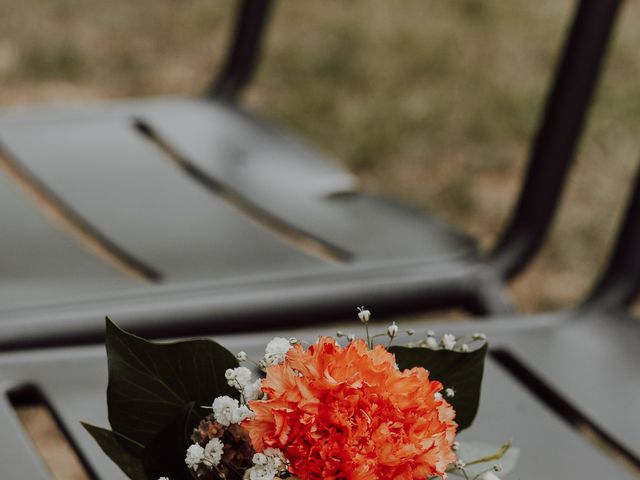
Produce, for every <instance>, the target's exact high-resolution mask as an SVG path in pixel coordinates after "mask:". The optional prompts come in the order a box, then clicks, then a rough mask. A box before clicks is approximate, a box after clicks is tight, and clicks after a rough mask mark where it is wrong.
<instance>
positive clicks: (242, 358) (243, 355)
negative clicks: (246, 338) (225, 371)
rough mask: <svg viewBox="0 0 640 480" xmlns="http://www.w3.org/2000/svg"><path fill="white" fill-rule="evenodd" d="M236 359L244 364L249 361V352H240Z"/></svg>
mask: <svg viewBox="0 0 640 480" xmlns="http://www.w3.org/2000/svg"><path fill="white" fill-rule="evenodd" d="M236 358H237V359H238V361H239V362H244V361H246V360H247V352H238V353H237V354H236Z"/></svg>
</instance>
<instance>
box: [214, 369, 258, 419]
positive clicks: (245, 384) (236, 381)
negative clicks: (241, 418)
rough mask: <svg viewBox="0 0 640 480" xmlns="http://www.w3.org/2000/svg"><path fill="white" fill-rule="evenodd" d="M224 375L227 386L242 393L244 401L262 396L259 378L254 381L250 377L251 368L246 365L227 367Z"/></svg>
mask: <svg viewBox="0 0 640 480" xmlns="http://www.w3.org/2000/svg"><path fill="white" fill-rule="evenodd" d="M224 376H225V378H226V379H227V382H228V383H229V386H231V387H233V388H235V389H237V390H238V391H239V392H240V393H241V394H242V398H243V399H244V401H245V402H250V401H251V400H257V399H259V398H260V397H261V396H262V388H261V386H260V379H258V380H255V381H254V380H253V379H252V378H251V370H249V369H248V368H247V367H237V368H229V369H228V370H227V371H226V372H225V374H224ZM223 425H224V424H223Z"/></svg>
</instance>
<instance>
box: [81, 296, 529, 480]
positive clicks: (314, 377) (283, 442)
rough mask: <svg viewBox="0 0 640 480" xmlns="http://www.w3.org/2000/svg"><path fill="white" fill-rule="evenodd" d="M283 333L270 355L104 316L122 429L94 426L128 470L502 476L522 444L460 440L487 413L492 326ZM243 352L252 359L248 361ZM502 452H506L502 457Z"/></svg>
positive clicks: (154, 478) (112, 400)
mask: <svg viewBox="0 0 640 480" xmlns="http://www.w3.org/2000/svg"><path fill="white" fill-rule="evenodd" d="M370 316H371V313H370V312H369V311H368V310H365V309H364V308H363V307H361V308H360V309H359V312H358V317H359V319H360V321H361V322H362V323H363V324H364V328H365V333H366V335H365V337H364V338H362V339H360V338H356V337H355V335H351V334H350V335H345V334H344V333H342V332H337V334H336V337H335V338H333V337H320V338H318V339H317V340H316V341H315V342H314V343H311V344H306V343H305V342H303V341H302V340H299V339H295V338H288V339H287V338H279V337H278V338H274V339H273V340H271V341H270V342H269V343H268V344H267V346H266V349H265V353H264V356H263V357H262V358H259V359H252V358H250V356H249V355H248V354H247V353H245V352H242V351H241V352H238V353H237V354H235V355H234V354H232V353H231V352H229V351H228V350H226V349H225V348H224V347H222V346H221V345H219V344H218V343H216V342H214V341H212V340H207V339H198V340H190V341H182V342H174V343H153V342H148V341H146V340H143V339H141V338H139V337H136V336H134V335H131V334H129V333H127V332H125V331H123V330H121V329H120V328H118V327H117V326H116V325H115V324H114V323H112V322H111V321H110V320H109V319H107V337H106V346H107V356H108V363H109V385H108V389H107V404H108V408H109V422H110V424H111V428H112V430H108V429H103V428H100V427H96V426H93V425H88V424H84V426H85V428H86V429H87V430H88V431H89V433H90V434H91V435H92V436H93V437H94V439H95V440H96V441H97V442H98V444H99V445H100V447H101V448H102V450H103V451H104V452H105V453H106V454H107V455H108V456H109V457H110V458H111V460H113V461H114V462H115V463H116V464H117V465H118V466H119V467H120V469H121V470H122V471H123V472H124V473H125V474H126V475H127V476H128V477H129V478H131V479H132V480H158V479H161V480H165V479H168V480H191V479H200V480H218V479H224V480H274V479H290V480H294V479H300V480H325V479H327V480H376V479H379V480H386V479H398V480H399V479H403V480H405V479H406V480H410V479H416V480H417V479H421V480H424V479H435V478H442V479H445V478H447V475H449V476H458V477H461V478H466V479H477V480H479V479H485V480H489V479H495V478H497V477H496V476H495V473H494V472H497V471H500V470H503V469H511V468H512V467H513V464H514V462H515V457H516V455H517V451H516V450H515V449H513V448H510V444H509V443H507V444H505V445H503V446H502V447H499V448H495V447H491V446H487V445H484V444H467V443H463V444H462V445H461V444H460V443H459V442H457V441H456V435H457V434H458V433H459V432H460V431H462V430H463V429H465V428H467V427H469V426H470V425H471V423H472V422H473V420H474V417H475V415H476V412H477V410H478V402H479V396H480V386H481V381H482V373H483V368H484V358H485V356H486V353H487V344H486V339H485V336H484V335H482V334H474V335H473V336H471V337H469V338H455V337H454V336H453V335H449V334H446V335H444V336H443V337H442V338H441V339H439V340H438V339H437V338H436V336H435V333H434V332H431V331H428V332H426V333H425V335H424V337H423V338H421V339H420V340H418V341H416V342H413V343H409V344H408V345H407V346H397V345H394V341H396V339H397V337H399V336H401V335H407V336H412V335H415V332H413V331H412V330H407V331H400V330H399V328H398V326H397V325H396V324H395V322H394V323H393V324H392V325H390V326H389V327H388V328H387V329H386V330H385V331H384V332H381V333H378V334H374V335H371V334H370V331H369V330H370V325H369V320H370ZM240 362H242V363H244V364H245V365H242V366H241V365H240ZM496 462H500V463H496Z"/></svg>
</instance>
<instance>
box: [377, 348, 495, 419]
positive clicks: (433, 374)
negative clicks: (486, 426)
mask: <svg viewBox="0 0 640 480" xmlns="http://www.w3.org/2000/svg"><path fill="white" fill-rule="evenodd" d="M487 349H488V347H487V345H486V344H485V345H483V346H482V348H479V349H477V350H474V351H472V352H464V353H463V352H453V351H451V350H431V349H429V348H424V347H413V348H410V347H400V346H395V347H390V348H389V351H390V352H391V353H393V354H394V355H395V356H396V362H397V363H398V366H399V367H400V369H401V370H404V369H406V368H413V367H423V368H425V369H426V370H429V378H430V379H432V380H438V381H439V382H441V383H442V384H443V385H444V387H445V388H452V389H453V390H454V392H455V395H454V396H453V397H451V398H447V400H448V401H449V403H451V405H453V408H454V409H455V411H456V422H457V423H458V431H459V432H460V431H462V430H464V429H465V428H468V427H469V426H470V425H471V423H473V420H474V419H475V417H476V414H477V413H478V405H479V403H480V388H481V386H482V374H483V372H484V359H485V357H486V355H487Z"/></svg>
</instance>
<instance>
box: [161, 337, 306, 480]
mask: <svg viewBox="0 0 640 480" xmlns="http://www.w3.org/2000/svg"><path fill="white" fill-rule="evenodd" d="M295 343H296V340H295V339H293V338H292V339H289V340H287V339H286V338H282V337H276V338H274V339H273V340H271V341H270V342H269V343H268V344H267V347H266V349H265V356H264V359H263V360H262V361H260V363H259V366H260V367H262V368H266V367H268V366H271V365H278V364H280V363H282V362H284V360H285V358H286V356H287V352H288V351H289V349H291V347H292V345H293V344H295ZM236 358H237V359H238V360H239V361H246V360H247V358H248V357H247V354H246V353H245V352H239V353H238V354H237V355H236ZM224 376H225V378H226V379H227V383H228V384H229V386H231V387H233V388H235V389H236V390H238V391H239V392H240V394H241V400H242V401H241V402H239V401H238V400H236V399H235V398H231V397H229V396H226V395H224V396H221V397H218V398H216V399H214V401H213V403H212V405H211V408H212V410H213V417H214V419H215V421H216V422H217V423H219V424H220V425H222V426H223V427H229V426H230V425H234V424H239V423H241V422H242V421H243V420H245V419H247V418H253V416H254V415H255V414H254V413H253V412H252V411H251V409H250V408H249V407H248V406H247V402H249V401H252V400H258V399H260V398H262V396H263V393H262V388H261V380H260V379H258V380H254V379H253V378H252V373H251V370H249V369H248V368H247V367H236V368H229V369H227V371H226V372H225V375H224ZM223 453H224V444H223V442H222V441H221V440H220V439H219V438H213V439H211V440H209V442H208V443H207V444H206V445H205V446H204V448H203V447H202V445H201V444H199V443H194V444H192V445H191V446H190V447H189V448H188V449H187V455H186V457H185V460H184V461H185V463H186V464H187V466H188V467H189V468H190V469H191V470H193V471H194V472H199V471H200V470H201V469H202V468H205V467H206V469H207V470H209V471H213V470H214V469H217V468H218V467H219V466H220V462H221V460H222V455H223ZM253 463H254V465H253V466H252V467H251V468H249V469H248V470H247V471H246V473H245V475H244V478H245V479H248V480H273V479H274V478H275V477H276V475H278V474H280V473H282V472H286V469H287V462H286V460H285V458H284V456H283V454H282V452H281V451H280V450H276V449H273V448H268V449H266V450H265V451H264V452H263V453H256V454H255V455H254V457H253ZM198 475H199V473H198ZM160 480H168V479H165V478H163V479H160Z"/></svg>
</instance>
